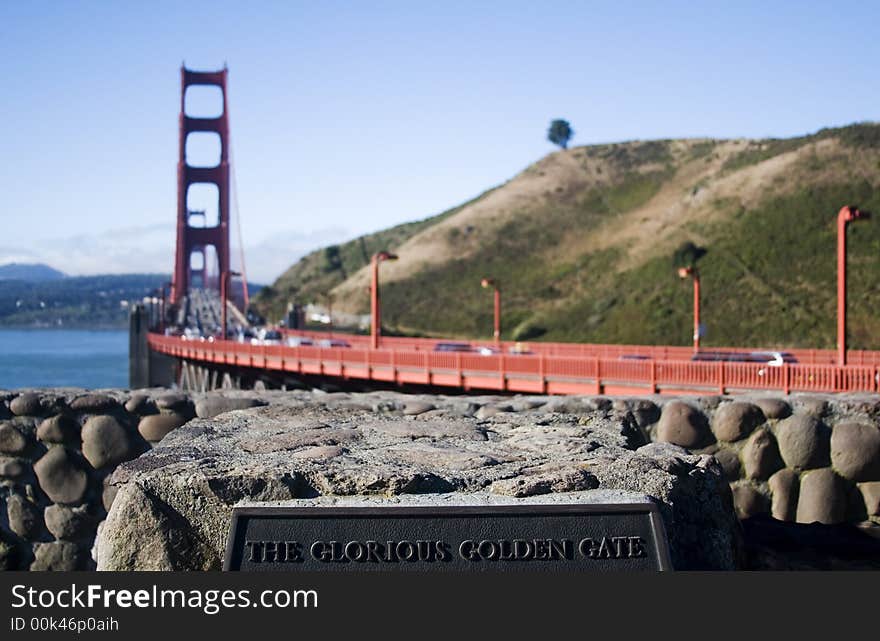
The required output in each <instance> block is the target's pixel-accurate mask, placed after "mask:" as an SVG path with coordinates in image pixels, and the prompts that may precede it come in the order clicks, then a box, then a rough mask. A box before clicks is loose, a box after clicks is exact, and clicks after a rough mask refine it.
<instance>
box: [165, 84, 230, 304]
mask: <svg viewBox="0 0 880 641" xmlns="http://www.w3.org/2000/svg"><path fill="white" fill-rule="evenodd" d="M227 73H228V71H227V69H226V68H225V67H224V68H223V69H222V70H220V71H193V70H191V69H187V68H186V67H181V68H180V118H179V131H180V139H179V155H178V162H177V248H176V250H175V258H174V274H173V276H172V282H171V303H172V304H177V303H178V302H179V301H180V299H181V298H182V297H183V296H186V294H187V292H188V291H189V289H190V287H191V286H192V280H193V275H194V274H200V278H197V280H200V281H201V285H202V287H206V288H207V287H209V282H208V279H207V278H206V276H207V271H208V269H207V268H208V266H207V265H206V264H205V258H206V255H207V252H206V251H205V250H206V248H208V247H211V248H212V249H213V252H211V254H212V257H213V255H214V254H216V260H217V269H218V273H217V274H216V276H218V281H219V277H221V276H222V274H224V273H226V272H228V271H229V270H230V263H229V118H228V114H227V109H226V77H227ZM193 85H208V86H215V87H219V89H220V92H221V94H222V100H223V111H222V113H221V114H220V115H219V116H216V117H196V116H192V115H190V114H187V113H186V90H187V88H188V87H191V86H193ZM197 132H210V133H215V134H217V136H218V137H219V139H220V159H219V163H218V164H217V165H216V166H213V167H202V166H192V165H190V164H188V163H187V158H186V143H187V137H188V136H189V135H190V134H192V133H197ZM203 183H204V184H211V185H215V186H216V187H217V197H218V202H217V220H216V224H212V225H211V226H196V225H193V222H195V221H196V219H200V218H201V219H202V220H203V221H204V212H199V211H189V210H188V206H187V195H188V192H189V189H190V187H192V186H193V185H197V184H203ZM200 214H201V216H200ZM193 254H196V255H201V256H200V258H201V263H200V264H199V265H197V266H195V267H193V265H192V260H193ZM197 262H198V261H197ZM210 284H211V285H213V284H214V283H210Z"/></svg>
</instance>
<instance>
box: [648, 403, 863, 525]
mask: <svg viewBox="0 0 880 641" xmlns="http://www.w3.org/2000/svg"><path fill="white" fill-rule="evenodd" d="M639 403H642V404H644V403H645V402H644V401H641V402H636V404H637V405H638V404H639ZM645 407H649V406H648V405H645ZM648 414H649V415H650V418H648V419H646V420H645V421H644V424H645V427H646V428H647V430H648V431H649V433H650V434H651V437H652V438H653V439H654V440H656V441H663V442H669V443H675V444H677V445H681V446H682V447H686V448H688V449H690V450H691V451H693V452H698V453H706V454H712V455H714V456H715V458H716V459H717V460H718V461H719V463H721V466H722V467H723V469H724V474H725V476H726V477H727V480H728V481H729V482H730V484H731V489H732V490H733V497H734V502H735V505H736V510H737V514H738V515H739V517H740V518H748V517H753V516H759V515H765V514H769V515H772V517H773V518H775V519H778V520H780V521H785V522H796V523H813V522H819V523H825V524H836V523H845V522H849V523H863V522H872V523H875V524H880V422H878V417H880V399H878V398H877V397H876V396H832V395H828V396H815V395H811V396H792V397H788V398H786V399H782V398H776V397H723V398H722V397H712V398H702V399H695V400H670V401H667V402H666V403H665V404H664V405H663V407H662V412H657V411H656V410H654V411H649V412H648ZM658 414H659V416H658Z"/></svg>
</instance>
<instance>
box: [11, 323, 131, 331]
mask: <svg viewBox="0 0 880 641" xmlns="http://www.w3.org/2000/svg"><path fill="white" fill-rule="evenodd" d="M127 329H128V324H123V325H0V331H3V330H16V331H24V330H42V331H45V330H50V331H64V330H76V331H89V332H109V331H123V330H127Z"/></svg>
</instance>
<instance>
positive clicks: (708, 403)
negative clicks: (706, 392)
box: [697, 396, 726, 412]
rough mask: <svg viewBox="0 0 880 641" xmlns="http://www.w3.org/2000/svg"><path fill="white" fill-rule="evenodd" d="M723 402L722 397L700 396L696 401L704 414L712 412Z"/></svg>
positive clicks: (723, 398)
mask: <svg viewBox="0 0 880 641" xmlns="http://www.w3.org/2000/svg"><path fill="white" fill-rule="evenodd" d="M725 400H726V399H725V397H724V396H701V397H700V398H699V399H697V403H698V404H699V406H700V409H702V410H703V411H704V412H712V411H714V410H716V409H718V406H719V405H721V403H723V402H724V401H725Z"/></svg>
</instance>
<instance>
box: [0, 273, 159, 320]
mask: <svg viewBox="0 0 880 641" xmlns="http://www.w3.org/2000/svg"><path fill="white" fill-rule="evenodd" d="M47 269H48V268H47ZM168 280H169V276H168V275H167V274H106V275H101V276H71V277H67V278H63V279H55V280H42V281H37V280H34V281H24V280H12V279H6V280H0V327H58V328H61V327H65V328H88V329H92V328H110V327H118V328H122V327H125V326H127V323H128V310H129V305H130V303H131V301H139V300H141V299H143V298H144V297H146V296H155V295H156V291H157V290H160V289H161V288H162V286H163V285H165V283H167V282H168Z"/></svg>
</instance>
